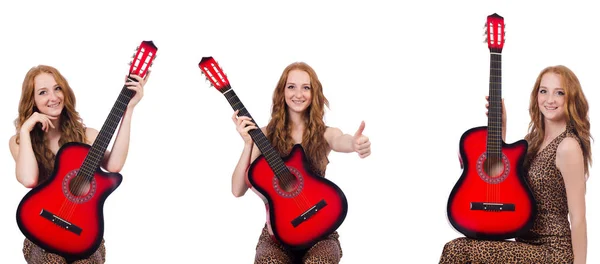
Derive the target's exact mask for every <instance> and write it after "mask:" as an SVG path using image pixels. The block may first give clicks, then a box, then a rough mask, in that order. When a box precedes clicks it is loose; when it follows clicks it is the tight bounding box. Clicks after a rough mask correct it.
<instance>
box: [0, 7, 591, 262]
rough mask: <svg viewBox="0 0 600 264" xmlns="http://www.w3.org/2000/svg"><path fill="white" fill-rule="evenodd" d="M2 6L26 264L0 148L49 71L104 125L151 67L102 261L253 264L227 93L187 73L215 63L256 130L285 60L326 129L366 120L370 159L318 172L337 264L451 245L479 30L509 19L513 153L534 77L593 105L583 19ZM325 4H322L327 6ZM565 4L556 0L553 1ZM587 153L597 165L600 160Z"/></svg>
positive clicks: (549, 12) (0, 128) (3, 252)
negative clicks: (309, 90)
mask: <svg viewBox="0 0 600 264" xmlns="http://www.w3.org/2000/svg"><path fill="white" fill-rule="evenodd" d="M169 2H170V3H169V4H166V3H167V2H166V1H157V2H156V3H152V2H150V1H136V2H133V1H132V2H129V3H127V4H124V3H119V4H116V3H108V2H102V3H100V2H98V3H94V4H89V3H86V4H82V3H77V2H75V1H73V2H72V3H59V2H58V1H40V2H37V3H33V2H31V1H27V2H19V1H11V2H10V5H12V6H7V4H6V3H8V2H4V3H3V4H2V5H3V6H1V8H0V36H1V41H0V58H1V61H0V75H1V80H2V96H1V97H0V100H1V102H0V113H1V114H0V118H1V119H0V140H1V141H2V142H4V143H2V145H4V147H2V148H0V150H1V151H0V164H1V166H0V175H2V177H0V201H1V202H0V234H1V235H0V262H1V263H24V261H23V257H22V253H21V248H22V242H23V235H22V234H21V232H20V231H19V229H18V227H17V225H16V221H15V211H16V207H17V205H18V203H19V201H20V199H21V198H22V197H23V195H24V194H25V193H26V192H27V189H26V188H24V187H23V186H21V185H20V184H19V183H18V182H17V181H16V180H15V176H14V162H13V159H12V157H11V156H10V151H9V149H8V139H9V138H10V136H12V135H13V134H14V132H15V129H14V126H13V123H12V122H13V120H14V118H16V117H17V105H18V101H19V96H20V90H21V84H22V81H23V78H24V76H25V73H26V72H27V70H29V69H30V68H31V67H32V66H35V65H38V64H47V65H52V66H54V67H56V68H58V69H59V70H60V71H61V72H62V73H63V75H64V76H66V78H67V80H68V81H69V83H70V85H71V87H72V88H73V89H74V92H75V94H76V96H77V110H78V111H79V112H80V114H81V116H82V117H83V119H84V122H85V124H86V125H88V126H89V127H94V128H96V129H100V127H101V126H102V124H103V123H104V121H105V119H106V117H107V115H108V112H109V111H110V109H111V107H112V105H113V103H114V100H116V97H117V95H118V93H119V91H120V89H121V87H122V84H123V78H124V76H125V74H126V73H127V70H128V65H127V63H128V60H129V59H128V58H129V57H130V56H131V55H132V54H133V53H134V49H135V47H136V46H137V45H138V44H139V43H140V42H141V41H142V40H153V41H154V43H155V44H156V45H157V46H158V58H157V59H156V61H155V64H154V67H153V72H152V74H151V76H150V79H149V82H148V84H147V86H146V88H145V95H144V98H143V99H142V101H141V102H140V104H139V105H138V106H137V108H136V109H135V113H134V117H133V124H132V125H133V128H132V136H131V138H132V139H131V145H130V152H129V158H128V160H127V163H126V166H125V168H124V169H123V171H122V174H123V176H124V181H123V183H122V184H121V186H120V187H119V188H118V189H117V190H116V191H115V192H114V193H113V194H112V195H111V196H110V197H109V198H108V200H107V201H106V204H105V207H104V208H105V221H106V231H105V239H106V246H107V263H132V262H135V263H146V262H153V263H154V262H156V263H180V262H186V263H215V262H217V263H252V261H253V257H254V253H255V246H256V242H257V239H258V236H259V234H260V231H261V228H262V227H263V225H264V221H265V211H264V205H263V203H262V201H261V200H260V199H259V198H258V197H257V196H256V195H255V194H254V193H252V192H248V193H247V195H246V196H244V197H242V198H239V199H238V198H235V197H233V195H232V194H231V191H230V188H231V187H230V184H231V178H230V177H231V173H232V171H233V168H234V167H235V165H236V162H237V160H238V158H239V155H240V153H241V150H242V140H241V138H240V136H239V135H238V134H237V132H236V130H235V127H234V125H233V123H232V121H231V115H232V112H233V111H232V109H231V107H230V105H229V104H228V103H227V101H226V100H225V98H224V97H223V95H221V94H220V93H219V92H217V91H216V90H215V89H213V88H211V87H209V84H208V83H207V82H205V81H204V79H203V77H202V76H201V75H200V70H199V69H198V66H197V64H198V62H199V61H200V59H201V58H202V56H214V57H215V59H216V60H217V61H218V62H219V63H220V65H221V66H222V67H223V68H224V70H225V72H226V73H227V74H228V76H229V80H230V82H231V84H232V86H233V88H234V89H235V91H236V92H237V94H238V95H239V96H240V98H241V100H242V102H243V103H244V104H245V105H246V107H247V108H248V109H249V110H250V112H251V114H252V115H253V116H254V117H255V118H256V120H257V122H258V124H259V125H260V126H265V125H266V124H267V123H268V120H269V117H270V106H271V96H272V92H273V89H274V87H275V84H276V82H277V80H278V78H279V76H280V74H281V72H282V70H283V69H284V68H285V66H287V65H288V64H290V63H292V62H294V61H305V62H307V63H308V64H309V65H311V66H313V67H314V69H315V70H316V72H317V74H318V76H319V77H320V80H321V81H322V83H323V86H324V92H325V95H326V96H327V98H328V99H329V100H330V102H331V110H329V111H328V112H327V114H326V122H327V124H328V125H330V126H335V127H339V128H341V129H342V130H343V131H344V132H346V133H349V134H353V133H354V132H355V131H356V129H357V128H358V126H359V124H360V122H361V120H365V122H366V129H365V131H364V134H365V135H367V136H369V137H370V139H371V141H372V153H373V154H372V155H371V156H370V157H368V158H367V159H364V160H361V159H360V158H359V157H358V155H356V154H355V153H352V154H343V153H332V154H331V155H330V156H329V159H330V161H331V163H330V165H329V167H328V171H327V176H328V178H329V179H331V180H332V181H334V182H335V183H337V184H338V185H339V186H340V187H341V188H342V190H344V192H345V194H346V196H347V197H348V201H349V212H348V216H347V218H346V221H345V222H344V224H343V225H342V226H341V227H340V229H339V233H340V241H341V243H342V247H343V252H344V256H343V258H342V263H407V262H412V263H415V262H416V263H437V262H438V261H439V256H440V253H441V251H442V247H443V245H444V244H445V243H446V242H447V241H449V240H451V239H453V238H456V237H458V236H460V234H459V233H458V232H456V231H455V230H454V229H452V227H451V226H450V225H449V223H448V221H447V218H446V203H447V199H448V194H449V192H450V190H451V189H452V187H453V186H454V184H455V183H456V180H457V179H458V177H459V176H460V173H461V170H460V166H459V161H458V158H457V153H458V141H459V138H460V136H461V134H462V133H463V132H465V131H466V130H468V129H469V128H471V127H475V126H482V125H486V124H487V122H486V116H485V107H484V106H485V99H484V96H485V95H487V93H488V81H489V50H488V48H487V44H484V43H483V32H484V29H483V25H484V23H485V20H486V17H487V16H488V15H490V14H492V13H494V12H496V13H498V14H500V15H502V16H504V18H505V22H506V24H507V27H506V30H507V33H506V37H507V42H506V45H505V47H504V50H503V97H504V98H505V103H506V107H507V111H508V135H507V142H508V143H512V142H514V141H517V140H519V139H522V138H523V136H524V135H525V133H526V129H527V124H528V122H529V116H528V112H527V109H528V101H529V93H530V91H531V89H532V85H533V83H534V81H535V78H536V76H537V74H538V73H539V72H540V71H541V70H542V69H543V68H544V67H546V66H549V65H556V64H563V65H566V66H568V67H570V68H571V69H572V70H573V71H574V72H575V73H576V74H577V76H578V77H579V78H580V81H581V84H582V86H583V89H584V92H585V94H586V96H587V99H588V101H589V104H590V118H591V119H592V135H594V136H597V137H600V136H599V135H598V134H597V133H596V132H595V131H596V127H597V126H598V125H599V124H600V120H598V119H597V116H598V112H597V111H598V110H597V105H598V104H600V102H599V101H598V99H597V98H598V96H599V94H598V86H599V84H600V83H599V81H598V78H597V76H598V74H599V73H600V67H599V66H598V63H597V62H598V61H599V60H600V56H599V55H598V43H597V42H595V40H596V39H597V36H598V34H597V29H598V26H600V21H599V20H597V18H596V15H597V14H596V13H595V12H594V9H593V8H591V6H584V5H582V4H577V3H576V2H575V1H569V2H568V3H564V2H556V3H551V2H549V1H540V2H537V3H533V1H527V2H523V1H518V2H517V1H471V2H467V1H418V2H410V4H402V3H400V2H398V3H395V5H392V4H390V3H392V2H395V1H390V2H389V3H388V2H383V1H362V2H356V1H339V2H338V3H325V2H324V1H295V2H289V1H277V2H275V1H273V2H264V1H246V2H240V3H232V2H226V1H194V2H195V4H188V3H185V2H184V1H181V2H177V1H169ZM328 2H330V1H328ZM559 3H560V4H559ZM597 146H598V145H597V144H594V145H593V146H592V153H593V154H594V156H597V155H600V154H598V153H600V149H598V147H597ZM590 171H591V177H590V180H589V181H588V191H587V196H586V197H587V221H588V241H589V242H588V263H598V262H600V253H598V251H597V250H596V251H595V250H593V249H595V248H598V247H599V246H600V244H599V242H598V240H599V239H600V231H598V230H599V226H598V220H599V219H598V218H599V217H600V215H599V209H598V208H600V206H598V202H599V200H598V196H599V192H600V189H599V186H600V185H599V184H598V178H599V177H600V175H597V173H595V172H596V171H597V170H596V169H595V168H594V167H592V169H591V170H590Z"/></svg>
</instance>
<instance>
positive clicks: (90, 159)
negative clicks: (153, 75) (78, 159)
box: [80, 86, 135, 178]
mask: <svg viewBox="0 0 600 264" xmlns="http://www.w3.org/2000/svg"><path fill="white" fill-rule="evenodd" d="M134 95H135V91H133V90H131V89H129V88H127V86H123V89H121V93H120V94H119V97H118V98H117V101H116V102H115V104H114V105H113V107H112V109H111V110H110V113H109V114H108V117H107V118H106V121H105V122H104V125H103V126H102V129H100V132H99V133H98V136H97V137H96V140H94V143H93V144H92V148H91V149H90V151H89V153H88V155H87V157H86V158H85V160H84V162H83V165H82V166H81V171H80V174H81V173H82V172H83V173H84V175H85V176H87V177H90V178H91V177H93V174H94V171H96V169H97V168H98V167H99V166H100V162H101V161H102V159H103V157H104V153H105V152H106V148H107V147H108V144H109V143H110V141H111V139H112V136H113V134H114V132H115V130H116V129H117V126H118V125H119V122H120V121H121V117H123V114H124V113H125V110H126V109H127V105H128V104H129V101H131V98H132V97H133V96H134Z"/></svg>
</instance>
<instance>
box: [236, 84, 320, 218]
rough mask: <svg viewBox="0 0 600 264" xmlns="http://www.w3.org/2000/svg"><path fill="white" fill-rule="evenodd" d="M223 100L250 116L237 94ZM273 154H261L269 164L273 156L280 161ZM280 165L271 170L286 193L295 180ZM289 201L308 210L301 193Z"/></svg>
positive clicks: (307, 204) (308, 202)
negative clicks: (237, 106) (238, 106)
mask: <svg viewBox="0 0 600 264" xmlns="http://www.w3.org/2000/svg"><path fill="white" fill-rule="evenodd" d="M229 90H230V91H232V92H233V88H231V87H229ZM225 98H226V99H227V101H228V102H229V103H230V104H231V105H232V106H233V108H234V110H240V114H244V113H242V111H245V112H246V114H247V115H248V116H249V115H250V113H248V110H247V109H246V108H245V107H244V105H243V103H242V102H241V100H240V99H239V97H238V96H237V94H236V93H235V92H233V93H232V95H230V96H227V95H225ZM238 104H239V105H240V106H241V107H240V109H236V107H235V106H236V105H238ZM252 121H255V120H252ZM254 123H255V124H256V122H254ZM254 133H257V134H259V133H262V131H259V132H254ZM265 139H266V137H264V138H260V139H258V140H257V143H259V144H262V145H267V144H270V143H268V142H262V141H264V140H265ZM265 143H266V144H265ZM257 146H258V144H257ZM269 149H271V148H269ZM275 154H277V153H276V152H271V153H263V155H264V157H265V159H266V160H267V161H270V162H273V159H274V158H273V156H277V157H275V159H280V157H279V156H278V155H275ZM269 159H270V160H269ZM268 163H269V162H268ZM282 163H283V162H279V163H276V164H275V165H274V166H275V168H271V169H272V170H273V172H274V173H275V175H276V176H279V177H277V178H278V179H279V182H280V187H281V186H282V185H281V183H282V184H283V186H285V187H284V188H283V189H284V190H283V191H284V192H287V191H286V190H285V189H287V188H291V187H293V185H292V183H293V181H294V180H292V179H291V178H295V177H294V176H293V175H292V174H291V173H290V172H289V170H288V169H287V167H286V166H285V164H282ZM269 165H271V164H269ZM278 174H280V175H278ZM286 187H287V188H286ZM296 197H298V198H300V199H297V198H296ZM290 199H292V200H293V201H294V203H295V204H296V207H298V208H300V209H301V210H303V211H305V210H306V209H308V208H310V207H309V205H310V201H309V200H308V199H307V197H306V196H305V195H304V193H303V192H301V193H300V194H299V195H297V196H295V197H292V198H290Z"/></svg>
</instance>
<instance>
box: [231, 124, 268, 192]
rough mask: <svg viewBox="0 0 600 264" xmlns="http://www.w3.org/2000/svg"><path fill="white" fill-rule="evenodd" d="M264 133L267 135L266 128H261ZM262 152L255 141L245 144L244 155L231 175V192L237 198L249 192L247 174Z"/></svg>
mask: <svg viewBox="0 0 600 264" xmlns="http://www.w3.org/2000/svg"><path fill="white" fill-rule="evenodd" d="M261 130H262V132H263V133H265V134H266V128H264V127H262V128H261ZM260 154H261V153H260V150H259V149H258V147H257V146H256V144H254V142H253V141H250V142H249V143H248V142H245V143H244V149H243V150H242V155H241V156H240V159H239V161H238V163H237V165H236V166H235V169H234V170H233V175H231V192H232V193H233V196H235V197H242V196H244V194H246V191H248V185H246V174H247V173H248V168H249V167H250V164H252V162H253V161H254V160H255V159H256V158H258V156H260Z"/></svg>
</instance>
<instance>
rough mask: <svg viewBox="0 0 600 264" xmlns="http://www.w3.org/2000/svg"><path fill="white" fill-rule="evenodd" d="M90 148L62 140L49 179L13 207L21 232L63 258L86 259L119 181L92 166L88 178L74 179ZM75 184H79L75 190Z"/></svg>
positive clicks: (99, 238) (97, 242) (100, 234)
mask: <svg viewBox="0 0 600 264" xmlns="http://www.w3.org/2000/svg"><path fill="white" fill-rule="evenodd" d="M89 149H90V146H89V145H86V144H81V143H67V144H65V145H63V147H61V149H60V150H59V151H58V153H57V155H56V161H55V165H54V171H53V172H52V174H51V175H50V177H49V178H48V180H46V181H45V182H43V183H41V184H40V185H38V186H37V187H35V188H33V189H32V190H30V191H29V192H28V193H27V194H26V195H25V197H23V199H22V200H21V202H20V203H19V206H18V208H17V224H18V226H19V229H21V232H22V233H23V234H24V235H25V237H27V239H29V240H31V242H33V243H35V244H36V245H38V246H39V247H41V248H43V249H44V250H46V251H48V252H52V253H55V254H58V255H61V256H63V257H65V258H66V259H67V260H77V259H83V258H87V257H89V256H91V255H92V254H93V253H94V252H95V251H96V250H97V249H98V247H99V246H100V243H101V242H102V238H103V235H104V216H103V215H104V214H103V206H104V202H105V200H106V198H107V197H108V196H109V195H110V194H111V193H112V192H113V191H114V190H115V189H116V188H117V187H118V186H119V185H120V184H121V181H122V176H121V175H120V174H118V173H105V172H103V171H101V170H96V171H95V173H94V177H93V179H92V181H91V182H81V181H75V182H74V179H75V178H74V176H75V175H76V174H77V171H78V170H80V169H81V168H80V166H81V164H82V163H83V161H84V159H85V157H86V155H87V154H88V152H89ZM76 179H79V180H80V179H81V178H76ZM76 186H82V188H80V189H78V190H79V191H77V190H76V189H74V187H76ZM78 192H79V193H78Z"/></svg>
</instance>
